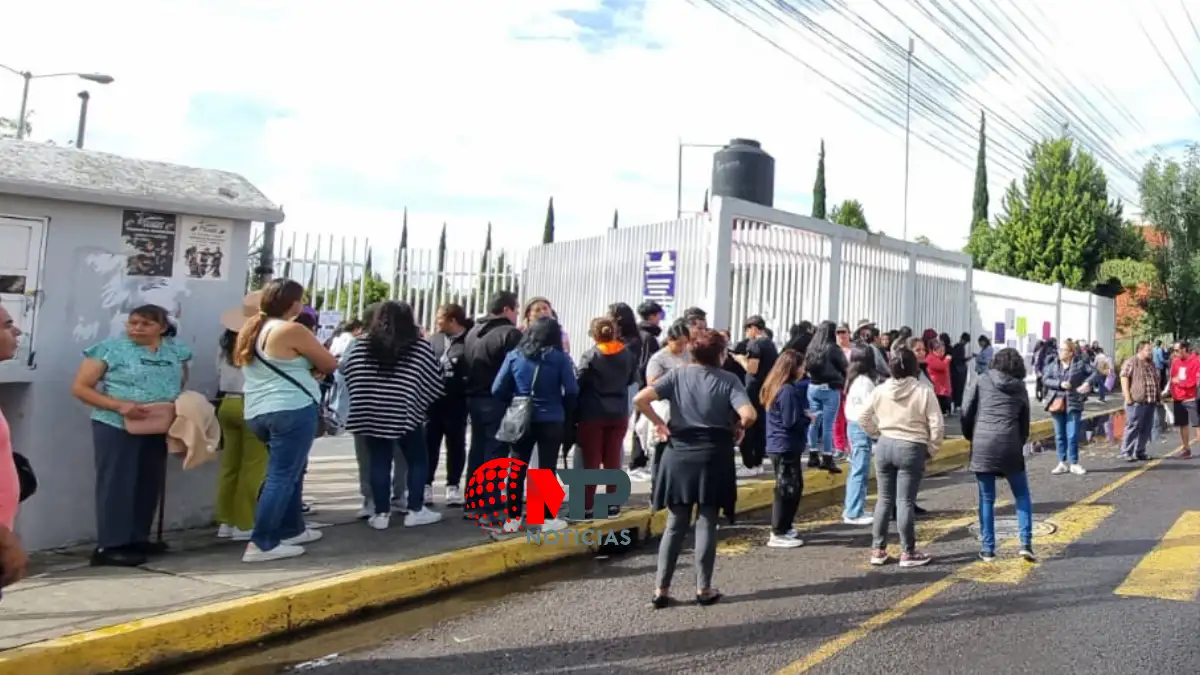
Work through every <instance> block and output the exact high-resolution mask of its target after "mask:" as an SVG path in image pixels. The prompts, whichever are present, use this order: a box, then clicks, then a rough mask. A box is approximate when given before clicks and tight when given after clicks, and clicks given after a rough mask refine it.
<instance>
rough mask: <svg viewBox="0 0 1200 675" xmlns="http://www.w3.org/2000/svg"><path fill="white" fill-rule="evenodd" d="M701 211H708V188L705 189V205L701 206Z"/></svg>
mask: <svg viewBox="0 0 1200 675" xmlns="http://www.w3.org/2000/svg"><path fill="white" fill-rule="evenodd" d="M700 213H708V190H705V191H704V206H703V207H702V208H701V210H700Z"/></svg>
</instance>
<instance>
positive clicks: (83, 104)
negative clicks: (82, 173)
mask: <svg viewBox="0 0 1200 675" xmlns="http://www.w3.org/2000/svg"><path fill="white" fill-rule="evenodd" d="M91 98H92V95H91V94H89V93H88V92H87V90H84V91H81V92H79V127H78V128H77V129H76V131H75V149H76V150H82V149H83V137H84V135H85V134H87V113H88V101H90V100H91Z"/></svg>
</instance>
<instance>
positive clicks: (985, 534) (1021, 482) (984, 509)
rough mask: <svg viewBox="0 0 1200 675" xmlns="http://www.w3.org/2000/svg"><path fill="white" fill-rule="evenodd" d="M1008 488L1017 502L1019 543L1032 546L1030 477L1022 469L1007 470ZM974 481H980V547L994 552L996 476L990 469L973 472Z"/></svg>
mask: <svg viewBox="0 0 1200 675" xmlns="http://www.w3.org/2000/svg"><path fill="white" fill-rule="evenodd" d="M1005 478H1006V479H1008V489H1009V490H1012V494H1013V501H1014V502H1016V506H1017V529H1018V531H1019V532H1020V537H1021V546H1023V547H1024V548H1026V549H1032V548H1033V498H1032V497H1030V496H1029V479H1028V477H1026V475H1025V472H1024V471H1022V472H1020V473H1010V474H1008V475H1007V476H1005ZM975 483H976V484H977V485H979V534H980V536H981V537H982V539H983V542H982V547H983V550H984V551H987V552H988V553H995V552H996V476H995V474H990V473H977V474H975Z"/></svg>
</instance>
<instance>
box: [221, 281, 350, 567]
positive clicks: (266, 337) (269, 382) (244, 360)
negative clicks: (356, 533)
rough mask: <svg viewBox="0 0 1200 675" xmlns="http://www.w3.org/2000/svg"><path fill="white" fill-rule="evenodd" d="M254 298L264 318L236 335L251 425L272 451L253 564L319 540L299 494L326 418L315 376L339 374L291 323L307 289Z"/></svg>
mask: <svg viewBox="0 0 1200 675" xmlns="http://www.w3.org/2000/svg"><path fill="white" fill-rule="evenodd" d="M253 295H258V298H257V305H258V313H257V314H255V315H253V316H251V317H250V318H249V319H248V320H247V321H246V323H245V325H243V326H242V329H241V331H239V332H238V339H237V344H236V346H235V347H234V365H236V366H239V367H240V368H241V369H242V374H243V376H244V378H245V391H244V397H245V398H244V401H245V418H246V424H247V425H248V426H249V427H250V430H251V431H253V432H254V434H255V435H256V436H258V437H259V439H261V440H262V441H263V442H264V443H266V444H267V448H268V459H267V478H266V481H265V482H264V483H263V489H262V492H261V493H260V494H259V497H258V506H257V508H256V509H255V513H254V532H253V533H252V534H251V536H250V543H249V544H247V546H246V553H245V555H243V556H242V561H243V562H248V563H249V562H267V561H271V560H280V559H283V558H294V557H296V556H298V555H301V554H303V553H304V547H303V544H307V543H311V542H314V541H317V540H318V539H320V538H321V532H320V531H319V530H311V529H308V527H307V526H306V525H305V523H304V514H303V504H302V503H301V489H302V483H303V480H304V468H305V466H307V464H308V453H309V451H311V450H312V442H313V438H314V437H315V436H316V432H317V416H318V414H319V412H320V411H319V405H318V401H319V400H320V396H321V390H320V386H319V385H318V384H317V376H319V377H321V378H324V376H325V375H327V374H329V373H332V372H333V371H334V370H335V369H336V368H337V359H336V358H334V356H333V354H330V353H329V350H327V349H325V347H324V346H323V345H322V344H321V343H320V342H319V341H318V340H317V337H316V335H314V334H313V332H312V331H311V330H309V329H308V328H306V327H305V326H303V325H302V324H300V323H297V322H294V321H293V319H295V318H296V317H297V316H298V315H299V314H300V312H301V310H303V308H304V304H303V298H304V287H303V286H301V285H300V284H299V283H297V282H295V281H292V280H291V279H278V280H275V281H272V282H270V283H268V284H267V285H266V287H264V288H263V290H262V291H261V292H260V293H257V294H251V296H253ZM253 303H254V298H253V297H249V298H247V304H253Z"/></svg>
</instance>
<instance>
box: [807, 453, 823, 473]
mask: <svg viewBox="0 0 1200 675" xmlns="http://www.w3.org/2000/svg"><path fill="white" fill-rule="evenodd" d="M820 466H821V453H819V452H810V453H808V468H810V469H817V468H820Z"/></svg>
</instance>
